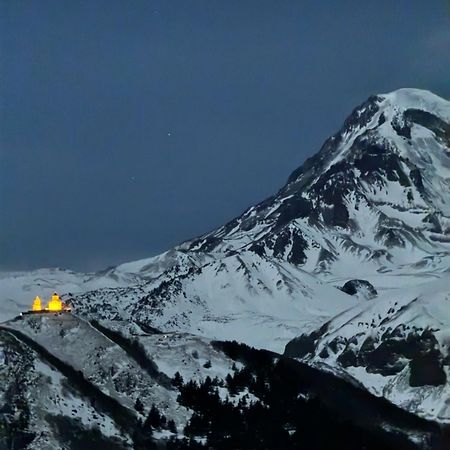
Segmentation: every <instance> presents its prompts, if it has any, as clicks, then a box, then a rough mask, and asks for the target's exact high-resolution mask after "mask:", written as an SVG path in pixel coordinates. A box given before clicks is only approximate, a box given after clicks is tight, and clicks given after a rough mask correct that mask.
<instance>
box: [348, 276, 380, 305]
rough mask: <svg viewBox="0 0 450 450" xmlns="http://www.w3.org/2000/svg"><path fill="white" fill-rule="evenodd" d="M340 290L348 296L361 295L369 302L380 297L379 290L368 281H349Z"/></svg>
mask: <svg viewBox="0 0 450 450" xmlns="http://www.w3.org/2000/svg"><path fill="white" fill-rule="evenodd" d="M340 289H341V291H343V292H345V293H346V294H348V295H361V296H362V297H364V298H367V299H368V300H370V299H372V298H375V297H376V296H377V295H378V292H377V290H376V289H375V288H374V287H373V286H372V284H371V283H369V282H368V281H367V280H349V281H347V282H346V283H345V284H344V286H342V287H341V288H340Z"/></svg>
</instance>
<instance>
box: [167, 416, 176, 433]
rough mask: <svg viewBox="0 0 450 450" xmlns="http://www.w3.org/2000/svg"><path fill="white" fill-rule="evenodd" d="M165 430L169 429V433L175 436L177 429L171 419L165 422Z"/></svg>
mask: <svg viewBox="0 0 450 450" xmlns="http://www.w3.org/2000/svg"><path fill="white" fill-rule="evenodd" d="M167 428H168V429H169V431H170V432H172V433H174V434H177V427H176V425H175V422H174V421H173V420H172V419H170V420H169V421H168V422H167Z"/></svg>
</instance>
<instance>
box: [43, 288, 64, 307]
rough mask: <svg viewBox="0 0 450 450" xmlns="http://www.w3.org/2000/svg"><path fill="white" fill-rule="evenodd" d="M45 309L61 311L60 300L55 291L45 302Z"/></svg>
mask: <svg viewBox="0 0 450 450" xmlns="http://www.w3.org/2000/svg"><path fill="white" fill-rule="evenodd" d="M47 309H48V310H49V311H62V309H63V305H62V301H61V299H60V298H59V295H58V294H57V293H56V292H55V293H54V294H53V295H52V298H51V300H49V302H48V304H47Z"/></svg>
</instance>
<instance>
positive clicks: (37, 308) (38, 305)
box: [32, 292, 70, 313]
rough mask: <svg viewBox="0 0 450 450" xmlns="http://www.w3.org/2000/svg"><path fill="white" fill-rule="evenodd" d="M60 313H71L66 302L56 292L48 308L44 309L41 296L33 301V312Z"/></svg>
mask: <svg viewBox="0 0 450 450" xmlns="http://www.w3.org/2000/svg"><path fill="white" fill-rule="evenodd" d="M58 311H70V308H68V307H67V306H66V305H65V304H64V302H63V301H62V300H61V298H60V297H59V295H58V294H57V293H56V292H55V293H53V295H52V296H51V298H50V300H49V301H48V303H47V307H46V308H43V307H42V300H41V299H40V297H39V296H36V298H35V299H34V301H33V306H32V312H36V313H38V312H58Z"/></svg>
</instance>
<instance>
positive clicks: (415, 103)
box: [377, 88, 450, 121]
mask: <svg viewBox="0 0 450 450" xmlns="http://www.w3.org/2000/svg"><path fill="white" fill-rule="evenodd" d="M377 97H378V98H381V99H383V101H384V102H385V105H386V107H387V108H389V107H392V108H395V109H397V110H403V111H405V110H407V109H419V110H423V111H427V112H429V113H431V114H434V115H436V116H438V117H439V118H441V119H442V120H445V121H450V102H449V101H448V100H445V99H443V98H442V97H439V96H438V95H436V94H434V93H433V92H431V91H428V90H424V89H416V88H401V89H397V90H395V91H392V92H389V93H386V94H379V95H378V96H377Z"/></svg>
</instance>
